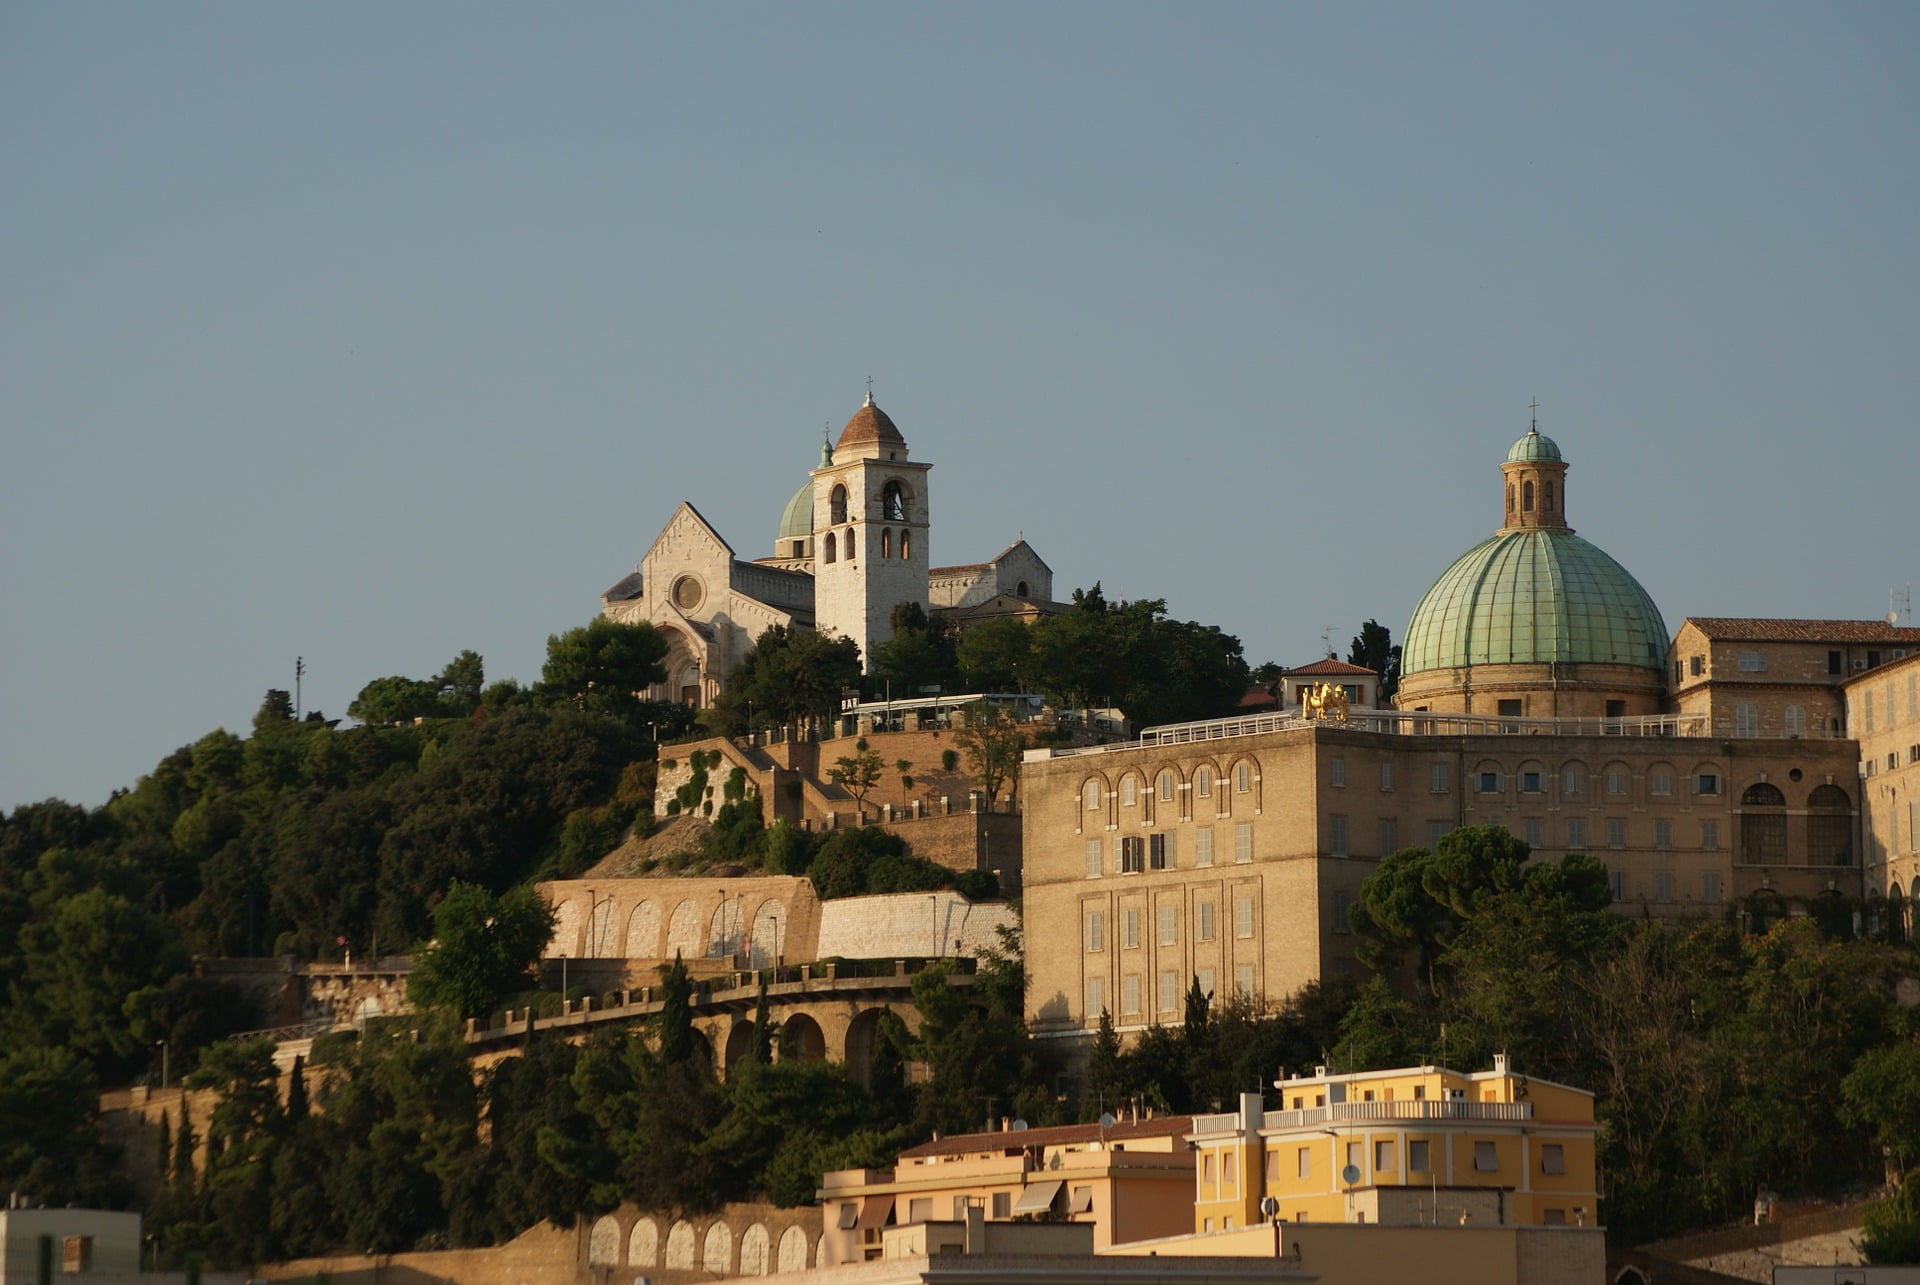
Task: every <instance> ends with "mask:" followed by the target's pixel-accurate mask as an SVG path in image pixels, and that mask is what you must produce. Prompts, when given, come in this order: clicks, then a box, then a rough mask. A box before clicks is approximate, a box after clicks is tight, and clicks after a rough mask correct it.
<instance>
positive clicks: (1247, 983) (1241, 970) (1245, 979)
mask: <svg viewBox="0 0 1920 1285" xmlns="http://www.w3.org/2000/svg"><path fill="white" fill-rule="evenodd" d="M1233 993H1234V995H1235V996H1236V997H1238V998H1240V999H1252V998H1253V965H1252V964H1241V965H1240V966H1239V967H1238V968H1235V969H1234V970H1233Z"/></svg>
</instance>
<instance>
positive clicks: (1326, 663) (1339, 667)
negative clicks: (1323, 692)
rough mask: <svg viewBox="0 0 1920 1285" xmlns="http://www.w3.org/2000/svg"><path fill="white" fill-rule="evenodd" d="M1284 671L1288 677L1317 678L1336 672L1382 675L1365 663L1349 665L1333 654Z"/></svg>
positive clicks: (1376, 676)
mask: <svg viewBox="0 0 1920 1285" xmlns="http://www.w3.org/2000/svg"><path fill="white" fill-rule="evenodd" d="M1284 672H1285V673H1286V676H1287V677H1288V678H1317V677H1320V676H1321V675H1325V676H1327V677H1332V676H1334V675H1336V674H1341V675H1344V674H1365V675H1367V677H1369V678H1378V677H1380V675H1378V674H1376V673H1374V672H1373V671H1372V670H1371V669H1368V668H1367V667H1366V666H1365V665H1349V664H1348V663H1347V662H1346V661H1344V660H1335V659H1334V658H1333V657H1331V656H1329V657H1327V658H1326V659H1325V660H1316V661H1314V662H1313V663H1312V664H1311V665H1302V666H1300V668H1298V669H1289V670H1286V671H1284Z"/></svg>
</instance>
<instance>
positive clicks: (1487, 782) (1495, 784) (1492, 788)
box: [1480, 772, 1500, 794]
mask: <svg viewBox="0 0 1920 1285" xmlns="http://www.w3.org/2000/svg"><path fill="white" fill-rule="evenodd" d="M1480 793H1482V794H1498V793H1500V774H1499V773H1498V772H1482V773H1481V774H1480Z"/></svg>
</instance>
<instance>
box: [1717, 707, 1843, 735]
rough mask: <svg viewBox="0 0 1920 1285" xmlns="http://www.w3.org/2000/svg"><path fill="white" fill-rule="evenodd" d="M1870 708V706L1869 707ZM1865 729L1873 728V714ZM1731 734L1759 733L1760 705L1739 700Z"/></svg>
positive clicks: (1734, 713)
mask: <svg viewBox="0 0 1920 1285" xmlns="http://www.w3.org/2000/svg"><path fill="white" fill-rule="evenodd" d="M1869 709H1871V707H1869ZM1867 730H1868V731H1872V730H1873V715H1872V713H1871V712H1869V713H1868V715H1867ZM1733 734H1734V735H1735V736H1738V737H1741V738H1743V739H1752V738H1753V737H1756V736H1758V735H1760V707H1759V706H1758V705H1755V704H1754V703H1753V702H1752V701H1741V702H1740V703H1739V704H1738V705H1735V706H1734V707H1733Z"/></svg>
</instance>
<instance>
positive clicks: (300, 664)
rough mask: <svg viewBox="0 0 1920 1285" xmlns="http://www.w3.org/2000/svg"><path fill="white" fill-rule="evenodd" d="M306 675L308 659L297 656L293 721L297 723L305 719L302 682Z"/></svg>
mask: <svg viewBox="0 0 1920 1285" xmlns="http://www.w3.org/2000/svg"><path fill="white" fill-rule="evenodd" d="M306 673H307V658H306V657H305V656H295V657H294V658H293V721H294V722H296V723H297V722H299V721H300V720H301V718H302V717H304V715H302V714H301V712H300V680H301V679H302V678H304V677H306Z"/></svg>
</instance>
